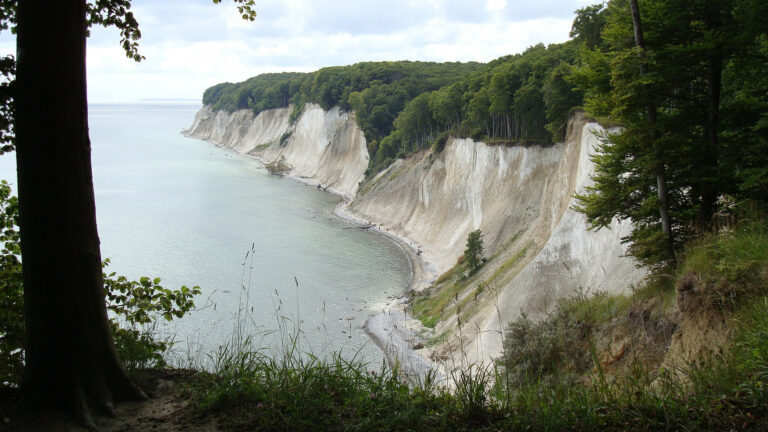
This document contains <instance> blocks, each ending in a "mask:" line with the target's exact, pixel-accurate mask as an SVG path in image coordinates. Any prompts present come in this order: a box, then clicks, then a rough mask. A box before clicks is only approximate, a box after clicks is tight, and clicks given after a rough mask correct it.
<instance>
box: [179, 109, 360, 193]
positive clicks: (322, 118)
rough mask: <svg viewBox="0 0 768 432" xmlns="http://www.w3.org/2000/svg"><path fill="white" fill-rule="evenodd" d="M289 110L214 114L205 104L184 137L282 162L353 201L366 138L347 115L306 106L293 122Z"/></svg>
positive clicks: (219, 112) (299, 174)
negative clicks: (256, 113)
mask: <svg viewBox="0 0 768 432" xmlns="http://www.w3.org/2000/svg"><path fill="white" fill-rule="evenodd" d="M291 110H292V108H290V107H289V108H282V109H274V110H267V111H262V112H261V113H259V115H257V116H255V117H254V115H253V112H252V111H250V110H241V111H235V112H233V113H228V112H226V111H217V112H214V111H213V110H211V108H210V107H208V106H206V107H203V109H201V110H200V111H199V112H198V113H197V115H196V116H195V120H194V123H193V124H192V126H191V127H190V128H189V129H187V130H186V131H184V133H185V134H186V135H187V136H190V137H194V138H200V139H204V140H206V141H210V142H212V143H214V144H216V145H217V146H220V147H225V148H229V149H232V150H235V151H237V152H238V153H242V154H247V155H251V156H256V157H258V158H260V159H262V160H263V161H264V162H267V163H270V162H275V161H277V160H283V161H284V162H285V163H287V164H288V165H289V166H290V167H291V170H290V174H291V175H293V176H296V177H298V178H301V179H304V180H305V181H308V182H310V183H318V184H321V185H322V186H323V187H327V188H328V189H329V190H331V191H332V192H335V193H338V194H340V195H343V196H345V197H347V198H352V197H353V196H354V195H355V194H356V193H357V189H358V187H359V184H360V182H362V181H363V179H364V177H365V170H366V168H367V167H368V150H367V149H366V146H365V136H364V135H363V132H362V131H361V130H360V128H358V127H357V123H355V120H354V118H353V117H351V116H350V115H349V113H346V112H341V110H339V108H333V109H332V110H330V111H327V112H326V111H324V110H323V109H322V108H320V107H319V106H318V105H315V104H307V105H306V107H305V108H304V110H303V111H302V113H301V115H300V116H299V118H298V119H297V120H296V122H295V123H294V124H291V123H290V121H289V118H290V113H291Z"/></svg>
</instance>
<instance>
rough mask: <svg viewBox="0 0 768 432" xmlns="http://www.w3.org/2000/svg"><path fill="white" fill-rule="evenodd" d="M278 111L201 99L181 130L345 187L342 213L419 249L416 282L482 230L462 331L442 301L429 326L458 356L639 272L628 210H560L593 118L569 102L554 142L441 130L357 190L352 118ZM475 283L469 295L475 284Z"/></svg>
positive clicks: (567, 203) (358, 148) (359, 167)
mask: <svg viewBox="0 0 768 432" xmlns="http://www.w3.org/2000/svg"><path fill="white" fill-rule="evenodd" d="M289 115H290V108H285V109H277V110H270V111H265V112H262V113H260V114H259V115H258V116H256V117H255V118H254V116H253V114H252V113H251V112H250V111H238V112H235V113H231V114H230V113H225V112H212V111H211V110H210V108H208V107H205V108H203V109H202V110H201V111H200V112H199V113H198V114H197V116H196V118H195V121H194V124H193V125H192V127H191V128H190V129H189V130H188V131H187V134H188V135H189V136H193V137H197V138H201V139H205V140H208V141H211V142H213V143H215V144H217V145H220V146H223V147H227V148H231V149H234V150H236V151H238V152H241V153H244V154H250V155H254V156H258V157H260V158H262V159H263V160H265V161H266V162H271V161H275V160H278V159H280V158H284V161H285V162H286V163H288V164H290V165H291V167H292V170H291V174H293V175H296V176H298V177H302V178H304V179H305V180H309V181H314V182H318V183H321V184H322V185H323V186H330V188H332V189H333V190H334V191H336V192H338V193H341V194H343V195H345V196H347V197H348V198H354V199H353V200H352V201H351V203H350V204H349V207H348V209H347V211H348V212H349V213H352V214H353V215H354V216H356V217H358V218H360V219H363V220H366V221H369V222H371V223H373V224H376V225H378V226H380V227H381V229H382V231H385V232H389V233H390V234H393V235H396V236H399V237H401V238H405V239H407V241H409V242H412V243H413V245H414V248H416V249H418V250H420V251H421V254H422V256H423V257H424V259H425V261H426V264H427V265H426V272H425V275H424V279H423V280H422V283H421V287H424V286H427V285H429V283H430V282H433V281H434V280H435V279H436V278H437V276H438V275H439V274H441V273H443V272H445V271H446V270H448V269H450V268H451V267H453V266H454V264H455V263H456V261H457V259H458V257H459V256H460V255H461V254H462V253H463V251H464V249H465V243H466V238H467V235H468V233H469V232H471V231H473V230H476V229H480V230H482V232H483V236H484V245H485V254H484V255H485V256H486V257H487V258H488V262H487V264H486V265H485V266H484V267H483V268H482V269H481V270H480V271H479V272H478V273H477V274H476V275H474V276H472V277H471V278H470V280H468V281H467V282H466V283H467V287H468V288H467V289H466V290H465V291H464V292H462V293H459V295H458V296H459V297H457V303H458V302H459V301H460V300H461V297H467V296H470V295H474V296H475V297H474V303H475V304H476V306H475V310H474V312H473V313H472V314H471V315H468V316H467V315H464V316H463V319H462V322H463V323H464V329H463V331H462V332H456V331H455V330H456V328H455V326H456V321H457V320H455V319H451V316H452V315H450V314H461V313H466V311H458V310H454V311H453V312H449V315H448V316H446V317H444V320H443V322H442V323H441V324H439V325H438V328H437V332H438V333H442V332H443V331H448V332H449V334H457V335H461V337H464V338H465V339H466V340H465V341H464V344H463V345H462V346H464V347H466V350H467V352H466V353H464V354H466V355H467V357H468V360H469V361H478V360H485V359H488V358H490V357H493V356H497V355H499V354H500V353H501V342H502V338H501V334H502V332H503V329H504V328H505V326H506V323H508V322H509V321H511V320H514V319H516V318H517V317H519V316H520V314H521V313H526V314H528V315H529V316H532V317H536V316H543V314H544V313H546V312H549V311H550V310H551V309H552V308H553V307H554V305H555V302H556V300H557V299H559V298H562V297H567V296H571V295H574V294H575V293H577V292H578V291H579V290H583V291H592V292H594V291H608V292H612V293H616V292H621V291H626V290H628V289H630V287H631V286H632V285H633V284H636V283H638V282H639V281H640V280H641V279H642V277H643V276H644V272H643V271H642V270H639V269H637V268H636V267H635V262H634V261H633V260H632V259H630V258H628V257H626V256H625V255H626V245H624V244H622V243H621V238H622V237H624V236H626V235H627V234H628V233H629V229H630V225H629V223H628V222H621V223H620V222H614V223H613V225H612V226H611V229H603V230H600V231H590V230H589V227H588V224H587V221H586V219H585V217H584V216H583V215H582V214H580V213H577V212H575V211H574V210H572V207H573V205H574V200H573V195H574V193H577V192H583V191H584V188H585V187H586V186H588V185H589V184H590V182H591V179H590V175H591V174H592V172H593V169H594V166H593V164H592V162H591V161H590V159H589V155H590V154H591V153H593V152H594V150H595V146H596V145H597V144H598V143H599V140H598V138H597V137H596V136H595V133H596V132H600V131H602V130H603V129H602V128H601V127H600V126H599V125H598V124H596V123H594V122H589V121H587V120H586V119H585V118H584V117H583V116H582V115H580V114H576V115H575V116H574V117H573V118H572V119H571V121H570V123H569V128H568V133H567V136H566V139H565V141H564V142H563V143H558V144H554V145H551V146H538V145H531V146H489V145H486V144H484V143H482V142H474V141H472V140H470V139H456V138H452V139H449V141H448V142H447V144H446V146H445V149H444V150H443V151H442V152H440V153H439V154H435V153H432V152H430V151H427V152H422V153H419V154H415V155H412V156H410V157H409V158H407V159H399V160H397V161H396V162H395V163H393V164H392V165H391V166H390V167H388V168H387V169H386V170H384V171H382V172H381V173H379V174H378V175H377V176H376V177H374V178H373V179H370V180H369V181H368V182H366V183H364V184H363V185H362V189H360V190H358V189H359V186H360V184H361V182H362V181H363V179H364V172H365V170H366V167H367V165H368V155H367V150H366V143H365V138H364V136H363V133H362V132H361V131H360V129H359V128H358V127H357V125H356V123H355V121H354V118H353V117H352V116H350V115H349V114H347V113H343V112H340V111H339V109H338V108H334V109H332V110H331V111H328V112H325V111H323V110H322V109H321V108H320V107H319V106H317V105H307V107H306V108H305V110H304V111H303V113H302V114H301V116H300V117H299V119H298V120H297V121H296V122H295V123H294V124H293V125H291V124H290V122H289ZM483 284H484V285H485V287H487V288H486V289H485V290H484V291H483V294H482V295H481V296H480V297H478V294H477V292H476V291H475V287H476V286H478V285H483ZM478 298H479V299H480V300H479V301H478ZM457 309H458V308H457Z"/></svg>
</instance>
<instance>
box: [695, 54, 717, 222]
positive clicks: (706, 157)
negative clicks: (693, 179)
mask: <svg viewBox="0 0 768 432" xmlns="http://www.w3.org/2000/svg"><path fill="white" fill-rule="evenodd" d="M722 72H723V60H722V57H721V56H720V55H719V54H717V53H713V54H711V55H710V57H709V59H708V61H707V118H706V122H705V124H704V134H705V140H706V146H705V148H704V149H703V151H702V156H703V161H702V164H703V165H704V173H703V174H704V182H703V183H704V185H703V188H702V194H701V211H700V218H701V223H702V224H703V225H708V224H709V223H710V222H711V220H712V216H714V214H715V205H716V203H717V197H718V195H719V188H718V159H719V156H718V153H719V152H718V129H719V128H718V120H719V111H720V89H721V87H722Z"/></svg>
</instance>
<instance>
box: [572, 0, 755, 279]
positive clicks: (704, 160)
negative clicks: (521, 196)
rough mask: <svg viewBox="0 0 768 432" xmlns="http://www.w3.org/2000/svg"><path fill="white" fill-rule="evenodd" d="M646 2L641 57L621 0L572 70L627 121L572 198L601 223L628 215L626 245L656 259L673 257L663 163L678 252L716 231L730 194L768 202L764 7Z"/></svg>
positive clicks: (601, 113) (603, 113)
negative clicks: (665, 230) (662, 191)
mask: <svg viewBox="0 0 768 432" xmlns="http://www.w3.org/2000/svg"><path fill="white" fill-rule="evenodd" d="M640 6H641V7H640V10H641V15H642V23H643V30H644V40H645V49H644V51H643V55H642V56H638V54H637V53H638V52H637V49H636V48H635V43H634V37H633V31H634V28H633V24H632V20H631V15H630V11H629V7H628V5H627V2H626V1H623V0H614V1H610V2H608V5H607V8H606V9H605V10H604V11H600V12H598V13H597V15H595V19H594V20H593V23H594V24H598V23H599V22H601V21H603V20H604V22H605V26H604V28H603V30H602V31H601V32H600V36H601V38H600V40H599V41H596V42H595V43H593V44H592V45H593V48H592V50H589V51H588V50H585V51H584V53H583V58H584V65H583V66H581V67H579V68H577V69H576V70H575V72H574V78H573V79H574V80H575V81H577V82H578V83H580V86H581V88H582V89H584V91H585V94H586V102H585V105H586V108H587V109H588V110H589V111H590V112H591V113H592V114H594V115H596V116H597V117H599V118H609V119H611V121H612V122H613V123H615V124H620V125H621V126H622V127H623V129H622V130H621V131H619V132H616V133H612V134H608V135H606V136H604V137H603V144H602V145H601V146H600V148H599V149H598V150H599V151H598V154H597V155H595V156H594V157H593V161H594V162H595V165H596V172H595V175H594V180H595V184H594V185H593V186H591V187H589V188H588V189H587V192H586V193H585V194H583V195H579V196H578V197H577V198H578V199H579V207H578V208H579V210H581V211H582V212H584V213H585V214H586V215H587V218H588V219H589V220H590V222H591V223H592V224H593V226H594V227H596V228H601V227H606V226H608V224H610V222H611V220H612V219H613V218H615V217H616V218H620V219H627V218H629V219H631V220H632V222H633V226H634V229H633V231H632V233H631V234H630V235H629V236H628V237H627V238H626V239H625V240H627V241H630V242H631V247H630V252H631V253H632V255H634V256H635V257H637V258H639V259H640V260H641V261H642V262H643V263H645V264H647V265H651V266H655V265H663V264H665V263H666V262H668V261H669V260H670V259H672V257H670V256H669V254H668V253H666V251H665V247H664V246H663V245H664V244H665V240H664V238H663V237H664V236H663V235H662V228H661V221H660V217H659V208H660V205H661V201H660V198H659V197H658V190H659V184H660V180H659V178H658V172H659V170H658V167H660V166H661V167H663V169H664V171H665V177H666V178H665V180H664V183H665V185H666V187H667V189H668V191H669V192H668V195H669V197H668V200H667V201H668V203H667V207H668V210H669V214H670V219H671V228H672V238H673V240H674V245H673V246H674V249H675V250H676V251H677V252H678V253H679V252H680V251H681V250H682V246H683V245H684V244H685V243H686V241H687V240H688V239H690V238H692V237H694V236H696V235H697V233H700V232H703V231H706V230H708V229H710V227H711V222H712V218H713V216H714V215H716V214H717V213H720V212H728V211H730V209H729V207H728V203H732V202H740V201H742V200H745V199H751V200H756V201H757V202H760V203H763V205H764V204H765V203H766V202H767V200H768V187H767V186H768V177H766V173H768V171H766V170H765V167H766V166H768V134H767V132H768V129H766V126H767V125H768V122H766V121H765V112H766V107H768V93H766V92H765V88H766V87H765V85H766V78H765V73H764V71H765V69H766V67H768V50H766V46H767V45H766V40H768V31H767V30H766V27H765V25H764V23H765V22H766V21H765V20H766V18H768V7H766V5H765V4H764V2H757V1H739V2H737V1H714V0H697V1H693V2H683V1H681V0H663V1H653V2H651V1H645V2H640ZM593 15H594V14H593ZM598 18H599V19H598ZM758 23H762V24H758ZM591 33H593V32H592V31H591V30H590V34H591ZM643 71H645V73H643ZM760 71H763V72H760ZM651 114H653V116H654V118H652V117H651Z"/></svg>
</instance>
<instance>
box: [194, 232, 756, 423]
mask: <svg viewBox="0 0 768 432" xmlns="http://www.w3.org/2000/svg"><path fill="white" fill-rule="evenodd" d="M754 234H755V231H754V227H752V228H748V229H744V230H742V231H734V233H733V235H732V237H734V238H729V237H731V234H728V235H726V236H710V237H708V238H707V239H703V240H701V241H700V243H699V244H698V245H697V247H702V248H706V250H709V251H710V252H709V253H708V254H706V255H705V256H701V255H698V252H696V251H695V250H694V249H691V251H690V252H689V254H688V256H687V258H686V260H685V261H684V262H683V263H682V265H681V270H680V271H679V272H678V273H677V274H675V275H668V276H667V277H658V278H655V279H652V280H651V281H650V283H648V284H646V285H645V286H643V287H641V288H638V289H636V290H635V291H633V292H632V293H631V294H628V295H619V296H611V295H608V294H605V293H592V294H587V293H581V294H579V295H577V296H576V297H574V298H572V299H570V300H565V301H562V302H561V303H560V305H559V306H558V308H557V309H556V311H555V312H554V313H553V314H552V315H550V318H548V319H545V320H544V321H541V322H538V323H533V322H531V321H526V319H525V318H523V319H521V320H519V321H518V322H517V323H516V325H518V327H520V328H521V329H522V330H523V331H522V334H524V337H523V338H522V339H520V340H515V339H508V341H507V342H508V343H509V344H517V345H518V346H520V347H521V348H520V349H519V350H518V351H517V354H518V358H519V359H524V360H526V361H527V364H528V366H527V367H528V368H529V372H531V371H533V372H534V373H528V374H517V375H514V374H515V370H514V368H515V367H518V366H519V364H517V365H513V364H511V363H510V362H507V364H506V365H503V364H495V365H489V366H486V367H481V366H477V365H475V366H471V367H469V368H465V369H460V370H456V371H453V373H451V374H449V376H448V377H447V383H444V384H446V385H440V384H439V383H435V382H434V380H430V379H428V380H427V382H424V383H420V384H419V385H416V386H408V385H405V384H403V383H402V382H401V381H400V380H399V379H398V376H397V375H398V374H397V370H395V371H391V370H388V369H387V368H384V367H381V366H379V367H370V365H367V364H364V363H361V362H356V361H354V360H345V359H343V358H341V356H338V355H337V356H333V357H332V358H331V359H329V360H327V361H321V360H319V359H317V358H314V357H309V358H307V357H302V358H299V357H297V356H292V355H285V356H282V357H281V360H280V361H275V360H273V359H272V358H270V357H268V356H265V355H261V354H258V353H255V354H254V353H251V351H250V350H248V349H245V350H243V349H234V350H229V351H224V352H221V353H220V359H219V360H218V361H217V362H216V364H217V368H216V369H215V370H213V371H212V372H211V373H208V374H203V375H202V376H201V377H200V378H199V381H198V382H197V383H196V384H194V385H193V386H192V387H191V395H192V397H193V399H194V401H195V403H196V407H197V408H196V409H197V410H198V411H199V412H201V413H203V414H206V413H207V414H208V415H215V416H217V418H218V419H219V424H220V425H223V426H224V427H225V428H226V429H228V430H299V431H300V430H319V429H327V430H338V431H346V430H377V431H379V430H381V431H400V430H434V431H453V430H487V431H497V430H509V431H518V430H519V431H560V430H608V431H626V430H633V431H635V430H637V431H656V430H687V431H699V430H700V431H708V430H765V429H766V428H767V427H768V409H766V407H768V297H766V296H768V284H766V283H765V279H760V278H755V277H752V276H750V275H752V274H758V275H759V274H762V273H761V272H762V271H763V270H762V269H764V268H765V265H766V259H765V258H764V257H763V256H762V255H761V253H762V252H761V251H763V250H764V249H763V245H768V235H764V234H760V233H758V234H759V235H757V236H755V235H754ZM746 241H750V242H752V245H751V246H749V247H751V248H753V249H752V252H750V253H748V254H745V253H743V251H744V250H745V248H746V247H747V246H745V245H744V244H743V242H746ZM724 242H725V243H724ZM730 242H735V243H730ZM737 245H741V246H738V247H737ZM712 248H714V249H712ZM718 251H721V252H722V253H720V252H718ZM735 257H738V262H737V263H736V264H738V266H740V267H739V268H742V269H748V270H738V271H719V270H714V271H711V269H712V268H713V266H712V263H713V262H719V263H731V262H734V261H733V260H735V259H737V258H735ZM707 260H709V263H708V262H707ZM728 270H731V269H730V268H729V269H728ZM693 271H710V273H707V274H708V275H709V276H712V277H713V278H714V279H713V280H717V281H721V282H722V280H726V281H730V282H743V281H744V280H747V281H751V282H750V283H752V284H754V286H751V288H750V290H748V291H740V295H742V296H743V297H741V301H738V302H735V303H733V304H732V305H731V310H732V311H733V313H732V314H731V315H730V316H732V327H733V329H734V335H735V337H734V339H733V341H732V343H731V345H730V348H729V349H726V350H725V351H723V353H722V354H721V355H720V356H718V357H715V358H711V359H709V360H708V361H703V362H697V363H695V364H694V363H692V364H690V365H683V366H680V367H679V368H678V369H676V370H675V371H669V370H665V369H663V368H658V367H649V366H648V365H647V364H644V363H643V362H641V361H639V360H637V359H636V360H633V361H630V362H629V363H628V365H629V366H628V367H627V368H626V369H625V370H624V371H623V372H621V373H613V374H610V373H608V372H607V371H605V370H603V368H602V366H601V365H600V362H599V361H597V358H596V357H597V353H596V347H595V345H594V344H590V343H589V338H588V337H585V336H586V335H588V334H592V333H595V332H599V331H600V330H602V329H604V328H606V327H607V326H610V325H612V324H613V323H615V322H616V320H619V319H621V318H622V317H626V316H628V315H629V314H630V311H631V310H632V309H633V307H635V306H636V305H637V304H639V303H652V304H655V305H656V307H658V308H660V309H661V310H668V309H673V308H672V306H673V305H674V304H673V303H672V301H673V300H674V294H675V290H674V287H675V283H674V282H675V281H679V280H681V278H682V277H683V275H684V274H689V273H691V272H693ZM454 276H455V275H454ZM709 276H706V277H705V276H702V280H705V281H706V280H708V279H707V277H709ZM452 277H453V276H452ZM745 278H746V279H745ZM759 280H762V281H763V282H762V283H758V282H756V281H759ZM446 291H448V290H446ZM448 292H449V293H450V291H448ZM439 295H443V296H444V298H447V299H448V302H450V298H451V295H450V294H440V293H439ZM416 304H419V303H418V300H417V302H416ZM438 304H439V303H433V304H432V306H433V307H434V306H435V305H438ZM422 305H423V304H422ZM536 334H538V336H536ZM574 341H578V342H579V343H574ZM536 356H538V357H536ZM531 359H533V361H531ZM542 365H547V367H548V369H547V368H543V367H542ZM518 372H519V371H518ZM672 372H675V373H672ZM681 377H682V379H681Z"/></svg>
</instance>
